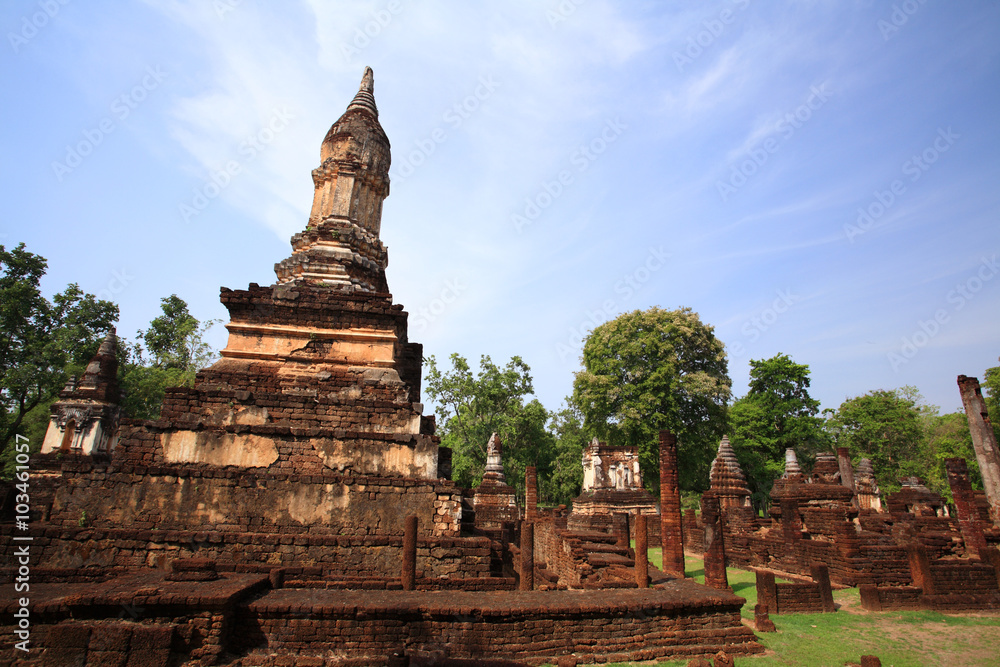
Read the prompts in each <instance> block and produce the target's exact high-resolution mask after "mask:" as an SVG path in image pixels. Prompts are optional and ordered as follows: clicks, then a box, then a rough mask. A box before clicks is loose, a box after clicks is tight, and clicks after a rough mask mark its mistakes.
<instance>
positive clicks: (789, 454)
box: [781, 447, 804, 482]
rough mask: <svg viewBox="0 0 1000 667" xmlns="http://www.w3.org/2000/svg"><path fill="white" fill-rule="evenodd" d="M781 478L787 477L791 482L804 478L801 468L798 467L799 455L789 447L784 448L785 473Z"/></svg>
mask: <svg viewBox="0 0 1000 667" xmlns="http://www.w3.org/2000/svg"><path fill="white" fill-rule="evenodd" d="M781 479H787V480H791V481H793V482H798V481H802V480H803V479H804V475H803V474H802V468H800V467H799V457H798V456H796V455H795V450H794V449H792V448H791V447H789V448H788V449H786V450H785V474H783V475H782V476H781Z"/></svg>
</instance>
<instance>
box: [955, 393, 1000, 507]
mask: <svg viewBox="0 0 1000 667" xmlns="http://www.w3.org/2000/svg"><path fill="white" fill-rule="evenodd" d="M958 389H959V391H960V392H961V394H962V404H963V405H964V406H965V416H966V417H967V418H968V420H969V431H970V432H971V434H972V445H973V447H974V448H975V450H976V460H977V461H979V472H980V474H982V476H983V489H985V490H986V498H987V500H989V501H990V507H991V509H992V512H991V514H992V517H993V523H994V524H996V525H998V526H1000V446H998V445H997V436H996V433H994V432H993V426H992V425H991V424H990V417H989V415H988V414H987V413H986V402H985V401H984V400H983V392H982V391H981V390H980V389H979V380H978V379H977V378H970V377H966V376H964V375H959V376H958Z"/></svg>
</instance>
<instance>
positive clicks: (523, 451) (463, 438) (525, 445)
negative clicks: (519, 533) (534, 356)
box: [426, 354, 553, 492]
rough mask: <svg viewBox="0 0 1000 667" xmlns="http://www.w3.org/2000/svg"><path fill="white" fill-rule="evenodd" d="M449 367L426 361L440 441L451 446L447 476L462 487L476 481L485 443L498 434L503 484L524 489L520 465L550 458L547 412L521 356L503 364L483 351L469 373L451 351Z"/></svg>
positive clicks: (481, 468) (543, 464)
mask: <svg viewBox="0 0 1000 667" xmlns="http://www.w3.org/2000/svg"><path fill="white" fill-rule="evenodd" d="M450 359H451V364H452V368H451V370H446V371H442V370H441V369H439V368H438V365H437V360H436V359H435V358H434V357H430V358H429V359H428V360H427V383H426V384H427V388H426V392H427V395H428V396H429V397H430V398H431V399H432V400H433V401H434V402H435V403H436V405H437V409H436V413H437V417H438V432H439V434H440V435H441V440H442V444H443V445H444V446H446V447H450V448H451V450H452V479H454V480H455V481H456V482H458V483H459V484H461V485H462V486H466V487H472V486H476V485H478V484H479V482H480V481H481V480H482V475H483V472H484V470H485V466H486V444H487V443H488V442H489V439H490V435H491V434H492V433H497V435H498V436H499V437H500V441H501V443H502V446H503V462H504V474H505V476H506V477H507V483H508V484H510V485H511V486H513V487H515V488H516V489H518V490H520V491H521V492H523V487H524V479H523V478H524V467H525V466H526V465H530V464H532V463H535V464H536V465H540V466H541V468H542V470H540V471H539V477H541V476H542V474H543V472H544V470H545V467H546V465H547V464H548V463H549V457H550V454H549V452H550V450H551V449H552V444H553V442H552V436H551V434H549V433H548V432H547V431H546V430H545V423H546V421H547V420H548V413H546V411H545V409H544V408H543V407H542V404H541V403H539V402H538V401H537V400H531V401H528V402H526V400H525V399H526V397H527V396H529V395H531V394H532V393H533V392H534V388H533V387H532V382H531V375H530V372H531V369H530V368H529V367H528V365H527V364H526V363H524V361H523V360H522V359H521V358H520V357H512V358H511V360H510V361H509V362H508V363H507V365H506V366H505V367H503V368H501V367H499V366H497V365H496V364H494V363H493V361H492V360H491V359H490V358H489V357H488V356H486V355H483V356H482V358H481V359H480V361H479V373H478V374H475V375H474V374H473V371H472V369H471V368H470V366H469V362H468V361H467V360H466V359H465V358H464V357H462V356H461V355H458V354H452V355H451V357H450Z"/></svg>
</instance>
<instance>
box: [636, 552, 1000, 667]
mask: <svg viewBox="0 0 1000 667" xmlns="http://www.w3.org/2000/svg"><path fill="white" fill-rule="evenodd" d="M649 560H650V562H652V563H654V564H655V565H656V566H657V567H659V565H660V562H661V559H660V550H659V549H650V553H649ZM687 574H688V576H690V577H693V578H694V579H695V580H696V581H699V582H704V580H705V572H704V567H703V565H702V561H701V559H700V558H692V557H690V556H689V557H688V558H687ZM728 575H729V585H730V586H732V588H733V590H734V592H735V593H736V594H737V595H740V596H742V597H745V598H746V599H747V603H746V605H744V607H743V617H744V618H746V619H753V607H754V604H755V603H756V601H757V590H756V587H755V580H754V575H753V573H751V572H745V571H743V570H737V569H733V568H729V570H728ZM833 598H834V600H835V602H836V603H837V604H838V605H840V609H839V610H838V611H837V613H835V614H788V615H783V616H775V615H772V616H771V620H773V621H774V625H775V626H776V627H777V628H778V631H777V632H773V633H759V634H758V635H757V637H758V638H759V641H760V643H761V644H763V645H764V647H765V648H767V649H768V651H767V653H766V654H765V655H763V656H756V657H752V658H737V659H736V665H737V667H772V666H775V665H796V666H806V667H808V666H812V665H814V666H816V667H830V666H834V665H843V664H845V663H849V662H853V663H860V661H861V656H862V655H863V654H870V655H876V656H878V657H879V658H880V659H881V660H882V664H883V665H885V666H886V667H889V666H893V667H933V666H934V665H942V666H946V667H971V666H974V665H1000V613H992V614H968V615H946V614H941V613H938V612H933V611H899V612H884V613H879V614H870V613H867V612H865V611H863V610H862V609H861V606H860V602H859V596H858V589H856V588H848V589H844V590H840V591H836V590H835V591H834V592H833ZM687 663H688V661H687V660H681V661H672V662H666V663H660V664H663V665H676V666H678V667H683V666H684V665H687Z"/></svg>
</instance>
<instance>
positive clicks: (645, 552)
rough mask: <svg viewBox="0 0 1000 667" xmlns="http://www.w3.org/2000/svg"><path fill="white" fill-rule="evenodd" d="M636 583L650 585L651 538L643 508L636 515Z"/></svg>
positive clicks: (641, 585)
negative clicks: (648, 536) (647, 532)
mask: <svg viewBox="0 0 1000 667" xmlns="http://www.w3.org/2000/svg"><path fill="white" fill-rule="evenodd" d="M635 583H636V585H637V586H638V587H639V588H648V587H649V540H648V539H647V534H646V516H645V515H644V514H642V511H641V510H640V511H639V513H638V514H636V517H635Z"/></svg>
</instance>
